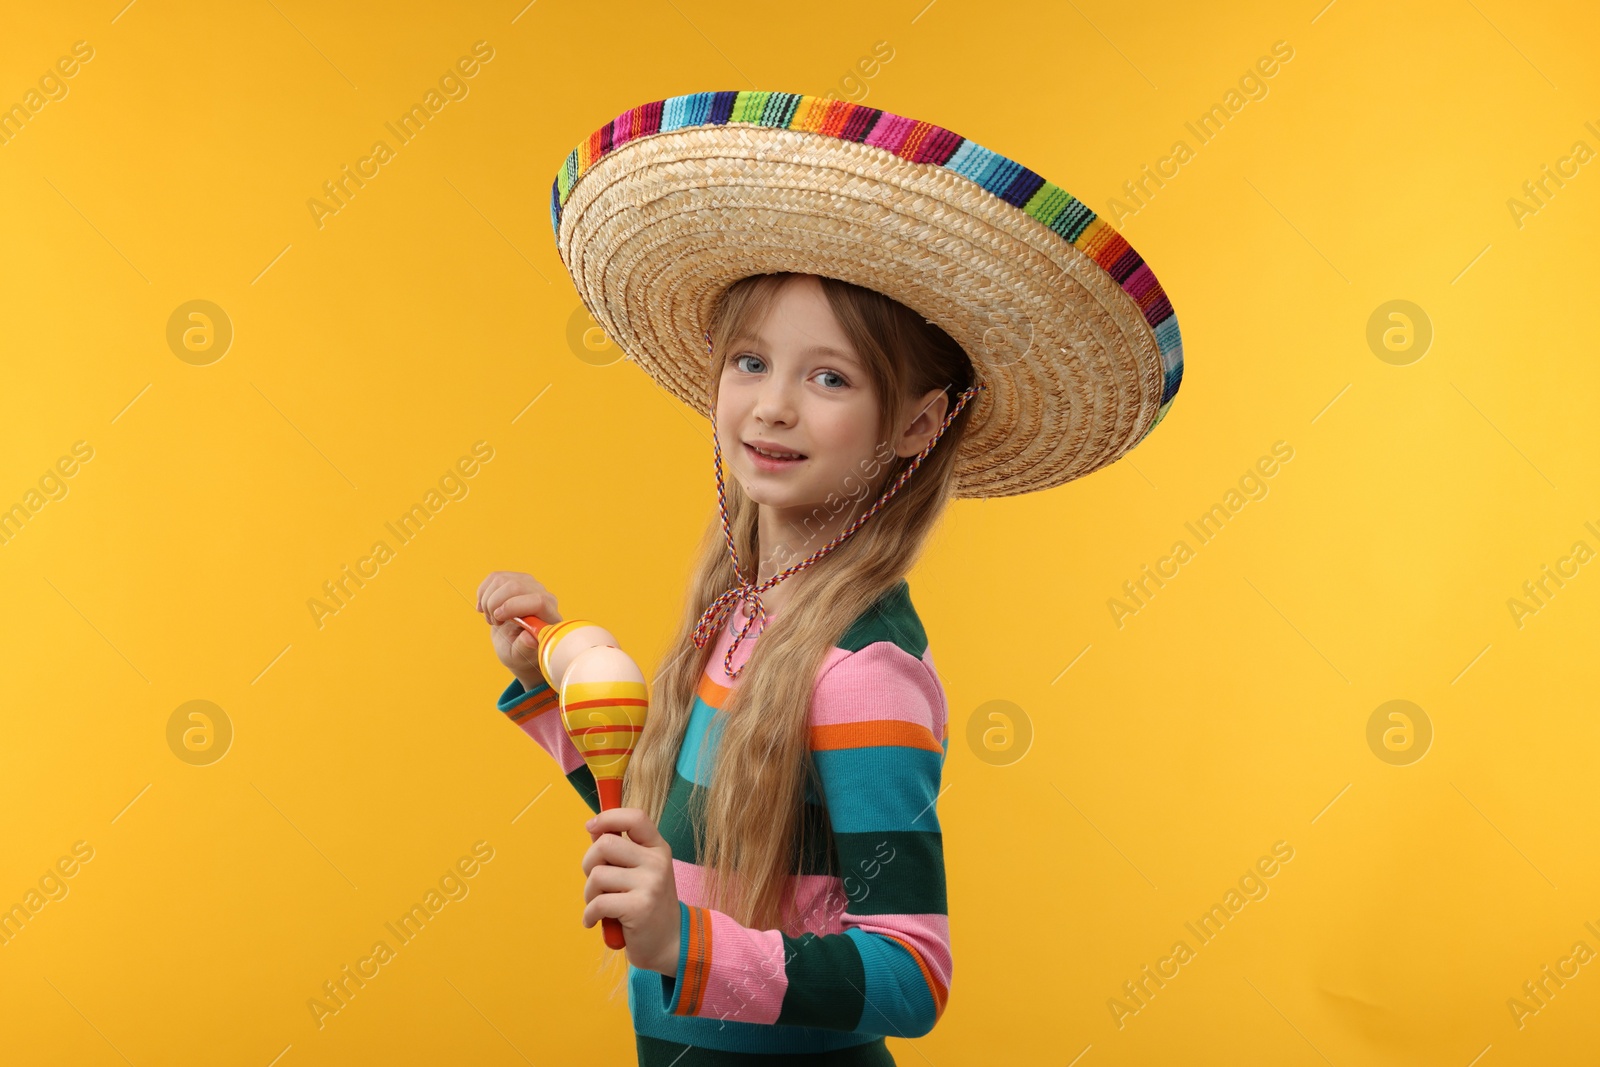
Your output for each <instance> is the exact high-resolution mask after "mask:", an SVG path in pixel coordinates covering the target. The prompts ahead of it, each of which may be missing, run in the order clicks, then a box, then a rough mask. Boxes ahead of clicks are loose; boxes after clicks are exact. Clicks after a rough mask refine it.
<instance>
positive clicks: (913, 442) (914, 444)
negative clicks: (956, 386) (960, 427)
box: [894, 389, 950, 457]
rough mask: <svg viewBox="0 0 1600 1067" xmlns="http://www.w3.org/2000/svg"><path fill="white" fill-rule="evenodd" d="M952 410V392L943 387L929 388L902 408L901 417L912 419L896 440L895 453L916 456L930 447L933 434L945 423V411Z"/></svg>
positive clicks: (903, 455)
mask: <svg viewBox="0 0 1600 1067" xmlns="http://www.w3.org/2000/svg"><path fill="white" fill-rule="evenodd" d="M949 410H950V394H949V393H947V392H945V391H944V390H943V389H929V390H928V391H927V392H926V393H924V394H922V396H920V397H916V398H914V399H912V400H910V401H908V402H907V403H906V406H905V407H903V408H901V417H902V418H905V417H907V416H909V417H910V421H909V422H908V423H907V424H906V425H905V428H904V429H903V430H901V432H900V434H899V436H898V437H896V438H895V441H894V451H895V454H896V455H898V456H901V457H905V456H914V455H916V454H917V453H918V452H921V451H922V450H923V449H924V448H927V447H928V442H929V441H931V440H933V435H934V434H935V433H937V432H938V430H939V427H940V426H942V425H943V424H944V417H945V413H946V412H947V411H949Z"/></svg>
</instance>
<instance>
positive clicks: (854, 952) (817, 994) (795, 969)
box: [777, 934, 867, 1030]
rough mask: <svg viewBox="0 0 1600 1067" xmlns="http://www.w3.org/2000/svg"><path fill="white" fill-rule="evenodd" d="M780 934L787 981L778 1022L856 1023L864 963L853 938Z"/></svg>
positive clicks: (833, 1026) (848, 1026)
mask: <svg viewBox="0 0 1600 1067" xmlns="http://www.w3.org/2000/svg"><path fill="white" fill-rule="evenodd" d="M782 937H783V958H784V959H785V960H786V961H787V963H786V964H785V967H784V973H785V974H786V975H787V976H788V979H789V987H788V989H787V990H785V991H784V994H783V1008H782V1010H780V1011H779V1012H778V1022H777V1025H779V1026H788V1025H793V1026H823V1027H827V1028H828V1029H830V1030H855V1029H856V1028H857V1027H859V1026H860V1025H861V1011H862V1009H863V1008H864V1007H865V1005H866V988H867V968H866V965H865V964H864V963H862V962H861V950H860V949H859V948H857V947H856V943H855V942H854V941H853V940H851V938H850V936H849V935H848V934H826V935H818V934H802V935H800V936H799V937H790V936H788V935H787V934H784V935H782Z"/></svg>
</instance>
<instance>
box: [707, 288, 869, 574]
mask: <svg viewBox="0 0 1600 1067" xmlns="http://www.w3.org/2000/svg"><path fill="white" fill-rule="evenodd" d="M751 332H752V333H753V336H749V337H739V338H735V339H734V342H733V347H731V348H730V349H729V350H728V359H727V362H726V363H725V365H724V367H723V371H722V379H721V383H720V385H719V393H718V397H717V410H716V418H717V436H718V439H719V441H720V443H721V445H722V456H723V462H724V463H725V464H726V465H727V467H728V469H729V472H730V473H731V474H732V475H733V477H735V478H737V479H738V480H739V484H740V485H741V486H742V487H743V488H744V491H745V492H746V493H747V494H749V496H750V497H751V499H753V500H755V501H756V503H758V504H763V505H766V506H767V507H768V508H772V509H775V510H776V511H777V512H778V515H776V516H775V517H777V518H781V519H784V520H787V521H788V522H789V523H790V524H792V525H793V526H794V527H797V528H799V527H801V526H802V524H803V523H804V522H805V520H806V518H807V517H808V516H811V515H812V513H813V512H816V514H815V516H814V517H813V518H812V523H811V527H812V529H816V528H817V527H818V526H820V525H822V524H823V523H824V521H825V520H827V519H828V518H830V517H832V516H833V515H834V514H835V513H836V512H837V511H838V509H839V508H840V507H841V506H842V504H841V503H840V501H841V500H842V499H844V498H856V499H859V498H861V497H862V496H864V495H865V490H866V488H867V481H866V480H865V479H864V478H863V474H864V473H871V472H873V471H876V470H878V469H881V467H882V465H883V463H884V459H885V456H886V455H888V454H889V453H888V452H887V451H886V450H884V449H882V448H880V446H879V435H878V432H877V431H878V397H877V392H876V390H875V389H874V388H873V386H872V384H871V381H870V380H869V379H868V377H867V374H866V370H865V367H864V366H863V365H862V363H861V361H860V359H859V357H857V356H856V354H855V352H854V350H853V349H852V347H851V345H850V342H849V340H848V339H847V338H846V337H845V333H844V330H843V329H842V328H841V327H840V326H839V323H838V321H837V320H836V319H835V318H834V317H833V311H832V309H831V308H830V307H829V305H828V299H827V297H826V296H825V295H824V294H823V292H822V283H821V282H820V281H818V280H817V278H816V277H814V276H812V275H803V276H800V277H798V278H794V279H791V280H789V281H788V282H787V283H785V284H784V286H783V288H782V289H781V290H780V291H779V293H778V296H777V299H776V300H775V301H774V303H773V305H772V307H771V309H770V311H769V313H768V315H767V317H766V319H765V321H763V322H760V323H755V324H753V326H752V330H751ZM822 349H833V350H834V351H831V352H829V351H822ZM751 441H764V442H767V444H768V445H769V446H771V447H770V448H769V449H768V450H769V451H786V452H797V453H800V454H801V455H803V456H804V457H805V458H804V459H799V460H781V461H777V462H773V461H770V460H766V459H763V458H762V457H760V456H758V455H756V454H755V452H754V451H753V450H752V448H751V446H750V444H749V443H748V442H751ZM874 457H876V461H874ZM830 494H833V495H834V496H835V498H836V499H835V501H834V503H833V507H832V509H831V510H830V509H829V508H828V507H827V506H826V502H827V501H828V498H829V495H830ZM819 508H820V509H821V510H820V511H818V509H819ZM819 547H821V546H820V544H819V545H817V546H813V547H812V548H810V549H808V550H807V551H806V552H805V553H803V555H809V554H810V552H811V551H814V550H815V548H819Z"/></svg>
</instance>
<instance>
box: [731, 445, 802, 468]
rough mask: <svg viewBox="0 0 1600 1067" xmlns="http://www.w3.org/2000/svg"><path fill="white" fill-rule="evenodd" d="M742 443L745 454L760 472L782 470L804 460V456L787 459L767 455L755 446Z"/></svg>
mask: <svg viewBox="0 0 1600 1067" xmlns="http://www.w3.org/2000/svg"><path fill="white" fill-rule="evenodd" d="M743 443H744V450H745V454H746V455H747V456H749V457H750V459H751V461H752V462H754V463H755V465H756V466H757V467H759V468H760V469H762V470H782V469H783V468H785V467H792V466H794V465H795V464H797V463H803V462H805V460H806V457H805V456H802V455H798V454H797V455H792V456H787V457H784V456H774V455H769V454H768V453H766V452H763V451H761V450H760V449H759V448H757V447H756V446H755V445H752V444H749V443H748V442H743Z"/></svg>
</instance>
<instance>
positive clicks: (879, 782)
mask: <svg viewBox="0 0 1600 1067" xmlns="http://www.w3.org/2000/svg"><path fill="white" fill-rule="evenodd" d="M812 757H813V758H814V759H815V760H816V761H817V773H818V774H819V775H821V777H822V790H823V799H824V802H825V803H826V804H827V805H828V807H829V808H831V809H832V811H833V829H834V832H835V833H841V834H856V833H866V832H869V831H872V830H934V831H937V830H938V829H939V816H938V814H937V813H936V812H935V810H934V806H933V802H934V800H935V799H936V798H937V797H938V795H939V773H940V764H941V763H942V762H943V761H944V757H943V754H942V753H939V752H930V751H928V750H927V749H924V748H907V747H906V746H904V745H874V746H872V747H871V748H841V749H834V750H831V751H823V752H814V753H812ZM830 783H831V784H830ZM841 784H842V785H843V786H844V788H840V785H841Z"/></svg>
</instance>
